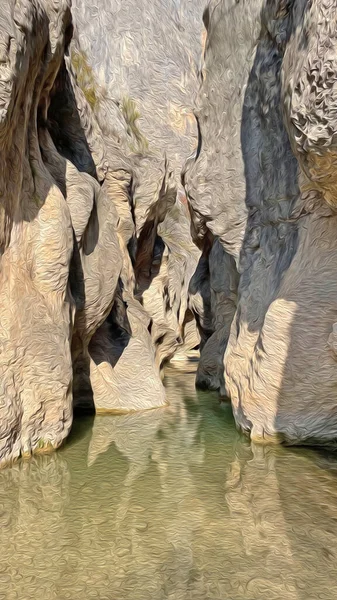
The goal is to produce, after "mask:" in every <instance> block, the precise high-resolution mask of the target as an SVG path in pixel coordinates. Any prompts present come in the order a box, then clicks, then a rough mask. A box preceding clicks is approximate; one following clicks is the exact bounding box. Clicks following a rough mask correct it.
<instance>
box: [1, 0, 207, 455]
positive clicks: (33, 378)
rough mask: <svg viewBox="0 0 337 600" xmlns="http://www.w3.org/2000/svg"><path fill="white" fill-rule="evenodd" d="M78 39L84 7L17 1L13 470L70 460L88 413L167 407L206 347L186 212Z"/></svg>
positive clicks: (8, 448) (5, 131) (10, 249)
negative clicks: (57, 456) (186, 363)
mask: <svg viewBox="0 0 337 600" xmlns="http://www.w3.org/2000/svg"><path fill="white" fill-rule="evenodd" d="M72 34H73V25H72V16H71V11H70V0H62V1H61V2H53V0H29V1H28V0H4V3H3V5H2V7H1V13H0V50H1V53H0V165H1V172H0V190H1V204H0V206H1V220H0V223H1V231H0V235H1V239H0V243H1V274H0V277H1V292H0V294H1V301H0V378H1V390H0V394H1V395H0V421H1V425H0V464H4V463H5V462H6V461H9V460H11V459H14V458H17V457H19V456H20V455H23V454H30V453H32V452H35V451H38V450H44V449H46V448H55V447H57V446H59V445H60V444H61V443H62V441H63V440H64V439H65V437H66V436H67V434H68V432H69V430H70V427H71V423H72V414H73V408H74V406H75V407H78V408H81V407H83V406H85V407H87V406H88V405H90V406H92V405H94V407H95V409H96V411H97V412H99V411H109V412H113V411H118V412H123V411H130V410H138V409H149V408H153V407H159V406H164V405H165V404H166V399H165V393H164V388H163V385H162V382H161V375H160V367H161V365H162V363H163V362H164V361H165V360H166V359H167V358H169V357H170V356H171V355H172V354H173V353H174V351H175V350H176V349H177V348H178V347H179V346H181V345H182V343H183V339H184V336H185V337H186V339H188V345H189V346H191V347H194V346H195V345H197V344H198V337H197V335H196V331H194V330H193V327H192V328H191V327H189V324H190V323H191V322H192V323H193V321H192V319H191V314H190V313H189V311H188V303H187V289H188V285H189V279H190V278H191V276H192V274H193V270H194V265H195V264H196V263H197V260H198V250H197V249H196V248H195V247H194V246H193V245H192V242H191V238H190V234H189V217H188V210H187V206H186V202H185V201H184V198H181V197H178V198H177V189H176V184H175V181H174V176H173V175H172V172H171V170H170V167H169V165H168V163H167V161H166V160H165V159H161V158H160V157H156V156H152V155H151V153H148V152H147V151H146V152H145V151H140V148H139V147H138V148H137V147H136V149H135V150H134V151H133V152H131V151H130V149H128V143H129V142H130V140H131V141H132V142H133V143H134V144H135V145H136V146H137V143H138V145H139V143H140V142H141V141H142V137H139V136H138V132H137V130H135V129H133V131H131V133H130V131H129V129H128V127H129V126H130V123H127V121H126V119H125V115H123V114H122V112H121V111H120V109H119V107H118V105H117V104H116V103H114V102H113V101H112V100H111V99H110V98H109V97H107V96H104V95H102V93H101V89H100V88H99V86H96V84H95V80H94V75H93V74H92V73H91V71H90V68H88V66H87V64H86V63H85V60H84V62H83V54H81V50H80V49H79V47H78V44H77V41H72ZM81 61H82V62H81ZM133 124H134V122H133ZM143 150H144V149H143ZM181 232H183V235H181ZM184 232H185V234H184ZM184 235H185V238H184ZM180 240H181V242H180ZM184 240H185V241H184ZM156 287H157V293H155V292H154V290H155V288H156ZM185 328H186V332H187V330H188V332H187V333H188V335H187V333H186V334H185Z"/></svg>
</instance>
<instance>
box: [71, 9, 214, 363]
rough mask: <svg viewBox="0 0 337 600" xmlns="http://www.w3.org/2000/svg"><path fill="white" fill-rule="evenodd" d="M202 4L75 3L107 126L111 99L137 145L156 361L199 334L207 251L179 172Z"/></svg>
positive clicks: (187, 143) (141, 278)
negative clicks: (195, 297) (194, 284)
mask: <svg viewBox="0 0 337 600" xmlns="http://www.w3.org/2000/svg"><path fill="white" fill-rule="evenodd" d="M204 5H205V0H169V1H167V0H154V1H151V2H148V1H147V0H137V2H135V1H134V0H124V1H123V2H121V1H120V0H112V1H111V0H100V2H99V3H95V2H94V3H90V2H82V1H81V0H74V1H73V12H74V22H75V28H76V38H78V40H79V42H80V45H81V48H82V49H83V51H84V52H85V53H86V56H87V61H88V64H90V65H91V67H92V69H93V71H94V73H95V78H96V79H97V81H99V82H100V85H101V87H102V89H104V94H103V95H104V99H103V101H101V102H100V103H99V105H98V106H97V107H96V110H95V112H96V113H98V116H99V118H100V122H101V123H102V125H103V127H104V123H105V122H106V121H110V120H111V119H110V118H109V115H108V118H106V116H107V115H106V112H107V111H106V103H108V106H109V111H110V112H111V108H112V106H113V105H114V106H115V108H116V107H117V108H118V112H119V114H122V117H123V119H124V127H123V126H122V127H117V126H115V134H116V135H117V137H118V138H119V139H120V140H123V143H124V144H125V147H126V150H127V149H128V148H129V149H131V151H132V152H133V156H132V157H131V164H132V167H133V172H134V183H133V191H134V207H135V209H134V214H135V219H136V223H137V226H136V238H137V244H133V246H132V247H133V249H135V245H137V253H138V256H137V258H136V257H135V254H134V255H133V260H134V261H135V263H136V264H135V274H136V279H137V298H138V299H139V300H140V301H141V302H142V303H143V306H144V308H145V309H146V311H147V313H148V314H149V316H150V317H151V320H152V324H153V326H152V325H151V336H152V339H153V341H154V343H155V345H156V353H157V361H158V363H159V364H162V363H163V361H164V360H167V359H169V358H170V357H172V355H173V354H174V353H176V352H177V351H178V352H177V356H178V355H179V356H180V357H181V358H186V356H187V355H188V353H189V351H190V350H193V348H195V347H197V346H198V345H199V341H200V335H199V332H198V330H197V327H196V321H195V318H194V312H193V311H192V310H190V309H191V306H190V301H189V293H188V289H189V283H190V280H191V277H192V275H193V273H194V272H195V270H196V266H197V263H198V259H199V255H200V252H199V250H198V248H197V247H196V246H195V244H194V243H193V240H192V237H191V233H190V217H189V214H188V209H187V203H186V199H185V195H184V191H183V189H182V186H181V182H180V172H181V169H182V165H183V163H184V161H185V160H186V157H187V156H188V155H189V154H190V153H191V152H192V151H193V150H194V147H195V145H196V140H197V126H196V122H195V119H194V117H193V114H192V106H193V100H194V97H195V94H196V92H197V89H198V78H197V73H198V68H199V58H200V52H201V47H202V42H203V26H202V11H203V8H204ZM101 117H102V118H101ZM114 123H116V124H117V118H114ZM125 131H127V136H125ZM136 153H137V154H138V155H141V156H142V158H141V159H140V158H139V157H138V158H136V157H135V156H134V155H135V154H136ZM164 156H165V157H166V159H167V163H166V168H165V169H164V171H166V170H167V171H168V172H172V175H171V176H170V188H171V192H170V198H171V200H170V202H168V203H166V205H165V204H164V203H163V202H161V203H160V204H153V203H154V198H156V197H157V196H158V193H159V190H158V185H159V189H160V187H161V185H162V179H161V176H158V164H160V163H161V162H163V163H165V159H164ZM174 186H176V188H177V189H176V190H174ZM149 207H150V208H149ZM144 219H145V220H146V226H145V227H143V224H144ZM142 227H143V229H142V232H141V228H142ZM151 257H152V262H151V260H150V259H151Z"/></svg>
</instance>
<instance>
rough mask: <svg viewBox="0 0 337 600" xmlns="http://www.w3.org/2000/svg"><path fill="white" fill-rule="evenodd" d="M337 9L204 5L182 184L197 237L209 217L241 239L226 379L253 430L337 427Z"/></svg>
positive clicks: (288, 437)
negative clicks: (202, 52)
mask: <svg viewBox="0 0 337 600" xmlns="http://www.w3.org/2000/svg"><path fill="white" fill-rule="evenodd" d="M260 8H261V9H262V10H261V13H260ZM336 17H337V8H336V4H335V3H334V2H321V1H318V0H313V1H312V2H307V1H305V0H289V1H284V2H278V1H276V0H275V1H272V0H271V1H266V2H263V3H262V2H258V1H257V2H242V3H236V2H234V1H233V2H231V1H230V0H228V1H227V0H223V1H222V2H220V3H218V2H211V3H210V5H209V9H208V11H207V13H206V21H207V23H206V24H207V25H208V41H207V44H206V56H205V69H204V83H203V87H202V90H201V94H200V99H199V100H200V105H201V107H200V114H199V121H200V129H201V144H200V145H201V148H200V156H199V157H198V159H197V161H196V162H195V163H194V164H193V165H192V167H191V170H190V171H189V172H188V173H187V175H186V182H187V184H186V187H187V190H188V193H189V197H190V202H191V205H192V208H193V210H194V212H195V214H196V216H197V219H196V221H197V225H198V227H199V228H198V232H199V238H202V236H203V235H204V231H205V227H204V226H205V225H206V227H207V229H209V230H210V231H211V232H212V234H213V235H215V236H217V237H218V239H219V240H220V242H221V244H222V247H223V249H224V251H225V252H228V253H229V254H231V256H233V257H234V258H235V259H236V262H237V264H238V260H237V258H238V255H239V252H241V256H240V261H239V271H240V284H239V290H238V300H237V310H236V315H235V318H234V321H233V324H232V327H231V333H230V338H229V342H228V345H227V349H226V352H225V358H224V365H225V386H226V391H227V393H228V394H229V395H230V397H231V400H232V405H233V408H234V414H235V418H236V422H237V424H238V425H239V426H240V427H241V428H243V429H244V430H245V431H250V432H251V436H252V438H253V439H255V440H257V441H268V440H276V441H281V442H282V441H285V442H287V443H315V442H319V443H324V442H331V441H335V439H336V437H337V411H336V391H337V379H336V344H335V335H336V333H335V329H336V325H335V323H336V315H337V312H336V311H337V304H336V292H337V289H336V286H337V277H336V268H335V264H336V253H337V245H336V239H335V238H336V236H335V228H336V211H335V207H336V186H335V171H336V168H335V167H336V149H335V132H336V127H337V123H336V118H335V109H334V106H335V72H336V61H337V51H336ZM220 73H222V78H220V76H219V74H220ZM229 89H230V90H231V91H230V95H229V94H228V96H227V92H228V90H229ZM206 96H208V97H207V98H206ZM215 123H216V124H217V128H216V125H215ZM218 131H219V132H220V134H218ZM210 144H213V146H212V145H210ZM213 182H214V183H213ZM245 211H247V223H246V227H245V216H244V215H245ZM200 232H201V233H200ZM213 247H214V245H213ZM226 277H227V271H225V278H226ZM222 312H223V311H222Z"/></svg>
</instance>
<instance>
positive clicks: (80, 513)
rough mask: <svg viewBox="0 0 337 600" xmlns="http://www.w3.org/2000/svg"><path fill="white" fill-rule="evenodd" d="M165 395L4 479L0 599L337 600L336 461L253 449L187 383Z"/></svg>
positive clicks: (0, 487)
mask: <svg viewBox="0 0 337 600" xmlns="http://www.w3.org/2000/svg"><path fill="white" fill-rule="evenodd" d="M166 385H167V391H168V396H169V399H170V401H171V406H170V407H169V408H167V409H160V410H157V411H150V412H147V413H143V414H132V415H127V416H117V417H106V416H99V417H96V418H86V419H82V420H80V421H77V422H76V423H75V426H74V430H73V433H72V435H71V438H70V440H69V443H68V444H67V445H66V446H65V447H64V448H63V449H61V450H60V451H59V452H58V453H56V454H53V455H50V456H39V457H36V458H34V459H32V460H31V461H27V462H20V463H18V464H16V465H14V466H13V467H12V468H10V469H5V470H3V471H1V472H0V599H1V600H12V599H14V598H15V599H19V600H30V599H34V600H51V599H55V600H56V599H57V600H65V599H71V600H87V599H91V598H93V599H98V600H126V599H127V600H152V599H153V600H164V599H165V600H166V599H169V600H187V599H191V600H192V599H193V600H208V599H209V600H225V599H230V600H250V599H251V600H253V599H259V600H274V599H275V600H286V599H289V600H295V599H296V600H318V599H323V600H328V599H329V600H335V599H336V598H337V543H336V542H337V537H336V536H337V456H336V458H335V457H334V456H333V455H330V454H326V453H322V452H318V451H314V450H303V449H297V450H289V449H288V450H287V449H282V448H280V449H275V448H269V449H263V448H261V447H251V446H250V444H249V443H248V441H247V440H246V439H244V438H242V437H241V436H240V435H239V434H238V433H237V432H236V430H235V426H234V422H233V418H232V415H231V410H230V407H229V406H228V405H222V406H220V405H219V403H218V400H217V396H216V394H212V393H207V392H203V393H200V392H196V391H195V390H194V374H193V373H182V372H180V371H176V370H173V369H170V370H168V371H167V377H166Z"/></svg>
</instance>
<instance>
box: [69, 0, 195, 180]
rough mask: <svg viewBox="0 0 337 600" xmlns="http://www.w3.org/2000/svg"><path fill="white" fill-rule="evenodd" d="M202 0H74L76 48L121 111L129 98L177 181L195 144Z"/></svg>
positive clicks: (143, 126) (151, 140)
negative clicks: (81, 50) (165, 155)
mask: <svg viewBox="0 0 337 600" xmlns="http://www.w3.org/2000/svg"><path fill="white" fill-rule="evenodd" d="M205 5H206V0H152V1H151V2H148V1H147V0H137V1H134V0H123V1H121V0H99V2H88V0H85V1H82V0H73V13H74V21H75V25H76V30H77V34H78V37H79V40H80V43H81V47H82V48H83V50H84V51H85V52H86V54H87V56H88V60H89V62H90V64H91V65H92V67H93V69H94V71H95V73H97V75H98V77H99V81H100V83H101V84H102V85H104V86H105V88H106V92H107V94H108V95H109V96H111V97H112V98H115V99H116V100H117V101H118V102H120V104H121V108H122V109H123V110H124V109H125V108H126V109H127V107H128V101H129V100H130V99H131V100H133V101H135V102H136V105H137V109H138V112H139V113H140V120H139V123H140V129H141V130H142V132H143V133H144V135H145V137H146V138H147V140H148V142H149V143H150V145H151V148H152V149H153V150H154V151H156V152H159V153H161V152H162V150H163V149H164V150H165V152H166V154H167V157H168V159H169V161H170V162H171V163H172V165H173V169H174V173H175V175H176V179H177V181H179V178H180V170H181V166H182V164H183V162H184V161H185V159H186V157H187V156H188V155H189V154H190V153H191V152H192V151H193V150H194V147H195V145H196V137H197V127H196V123H195V119H194V117H193V114H192V108H193V101H194V97H195V94H196V92H197V89H198V79H197V73H198V69H199V64H200V55H201V48H202V36H203V25H202V13H203V10H204V7H205Z"/></svg>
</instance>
